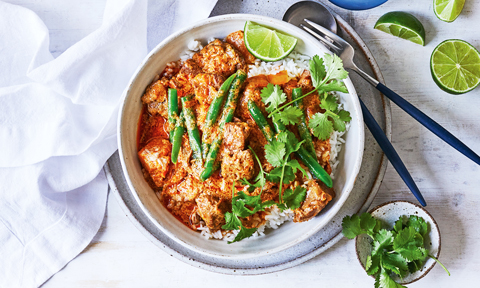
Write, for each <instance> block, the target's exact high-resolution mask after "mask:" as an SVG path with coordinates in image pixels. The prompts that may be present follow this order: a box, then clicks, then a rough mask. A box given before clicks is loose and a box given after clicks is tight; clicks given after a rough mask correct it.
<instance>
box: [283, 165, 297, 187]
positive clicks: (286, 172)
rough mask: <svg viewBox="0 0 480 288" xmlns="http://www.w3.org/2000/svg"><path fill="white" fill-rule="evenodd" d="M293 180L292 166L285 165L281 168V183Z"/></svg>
mask: <svg viewBox="0 0 480 288" xmlns="http://www.w3.org/2000/svg"><path fill="white" fill-rule="evenodd" d="M279 168H281V167H279ZM280 173H281V171H280ZM294 180H295V173H294V172H293V168H292V167H291V166H285V168H284V169H283V184H290V183H292V182H293V181H294ZM279 183H280V182H279Z"/></svg>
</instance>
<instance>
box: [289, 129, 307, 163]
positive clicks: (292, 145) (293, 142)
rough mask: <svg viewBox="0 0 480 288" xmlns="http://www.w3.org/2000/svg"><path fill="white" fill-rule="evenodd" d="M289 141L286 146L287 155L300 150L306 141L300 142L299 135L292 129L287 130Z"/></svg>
mask: <svg viewBox="0 0 480 288" xmlns="http://www.w3.org/2000/svg"><path fill="white" fill-rule="evenodd" d="M286 133H287V141H286V142H285V148H287V153H286V155H285V157H288V156H290V154H292V153H293V152H295V151H298V149H300V147H301V146H302V143H303V142H304V141H301V142H298V140H297V137H295V134H293V133H292V132H291V131H287V132H286Z"/></svg>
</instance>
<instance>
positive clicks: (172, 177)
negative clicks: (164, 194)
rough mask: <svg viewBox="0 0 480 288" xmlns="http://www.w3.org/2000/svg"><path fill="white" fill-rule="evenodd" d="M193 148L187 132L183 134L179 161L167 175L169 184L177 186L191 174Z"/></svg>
mask: <svg viewBox="0 0 480 288" xmlns="http://www.w3.org/2000/svg"><path fill="white" fill-rule="evenodd" d="M192 153H193V152H192V149H191V148H190V142H189V140H188V136H187V133H185V134H183V138H182V145H181V146H180V151H179V152H178V159H177V163H176V164H174V166H173V169H172V170H171V171H170V173H169V174H168V176H167V179H168V180H167V181H168V183H167V185H170V186H173V187H176V185H177V184H178V183H180V182H181V181H182V180H183V179H184V178H185V177H186V176H187V175H188V174H191V168H190V159H191V157H192Z"/></svg>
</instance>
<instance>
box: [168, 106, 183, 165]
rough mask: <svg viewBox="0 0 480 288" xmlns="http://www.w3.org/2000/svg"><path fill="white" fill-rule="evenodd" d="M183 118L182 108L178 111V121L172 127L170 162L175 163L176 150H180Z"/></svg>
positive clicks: (176, 157)
mask: <svg viewBox="0 0 480 288" xmlns="http://www.w3.org/2000/svg"><path fill="white" fill-rule="evenodd" d="M184 122H185V118H184V116H183V110H182V112H180V117H179V119H178V121H176V123H175V128H173V133H171V135H173V142H172V163H173V164H175V163H177V159H178V152H179V151H180V147H181V146H182V137H183V133H185V124H184Z"/></svg>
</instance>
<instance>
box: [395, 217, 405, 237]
mask: <svg viewBox="0 0 480 288" xmlns="http://www.w3.org/2000/svg"><path fill="white" fill-rule="evenodd" d="M402 229H403V216H400V218H399V219H398V220H397V221H395V225H393V230H394V231H395V232H397V233H398V232H400V231H401V230H402Z"/></svg>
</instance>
